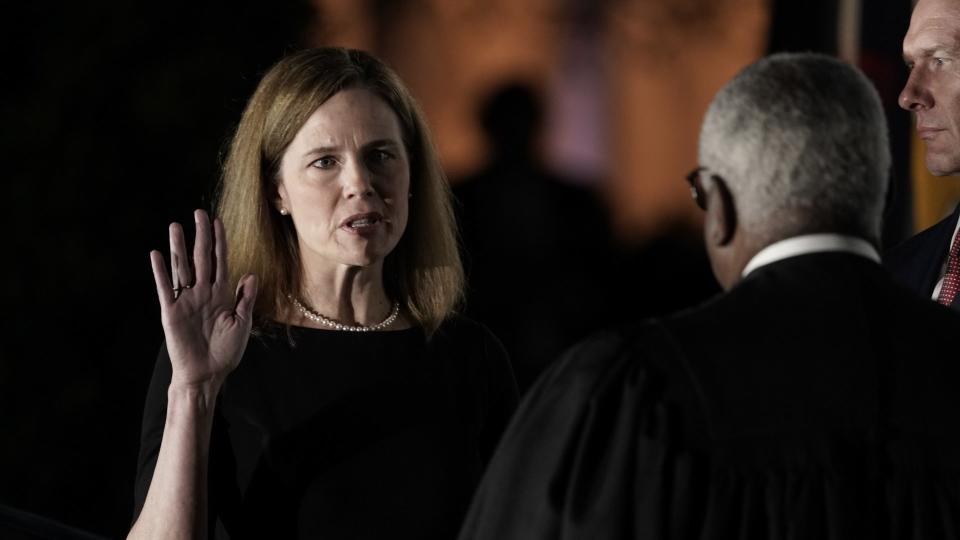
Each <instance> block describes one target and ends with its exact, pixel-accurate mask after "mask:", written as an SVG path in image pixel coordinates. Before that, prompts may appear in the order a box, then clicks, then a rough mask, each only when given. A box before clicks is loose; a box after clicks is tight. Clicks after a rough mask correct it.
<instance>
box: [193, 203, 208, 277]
mask: <svg viewBox="0 0 960 540" xmlns="http://www.w3.org/2000/svg"><path fill="white" fill-rule="evenodd" d="M193 221H194V223H196V227H197V233H196V237H195V238H194V241H193V267H194V269H195V270H196V271H197V275H196V281H195V282H193V284H194V285H209V284H210V278H211V277H212V276H211V275H210V267H211V251H212V250H211V246H210V243H211V241H210V218H209V217H207V213H206V212H204V211H203V210H196V211H194V212H193Z"/></svg>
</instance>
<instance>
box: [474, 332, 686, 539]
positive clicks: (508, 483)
mask: <svg viewBox="0 0 960 540" xmlns="http://www.w3.org/2000/svg"><path fill="white" fill-rule="evenodd" d="M655 341H656V342H657V345H658V346H657V347H656V349H657V350H655V351H651V350H649V349H648V350H643V351H637V350H635V349H634V346H633V345H634V342H633V339H632V337H631V339H630V340H626V339H624V337H623V336H622V335H619V334H615V333H612V332H611V333H605V334H602V335H598V336H596V337H594V338H592V339H590V340H588V341H586V342H584V343H581V344H580V345H578V346H577V347H575V348H573V349H571V350H570V351H568V352H567V353H566V354H565V355H564V356H563V357H562V358H561V359H560V360H559V361H557V362H556V363H555V364H554V365H553V366H552V367H551V368H549V369H548V370H547V371H546V372H544V374H543V375H542V376H541V377H540V378H539V379H538V381H537V382H536V384H534V386H533V387H532V388H531V389H530V391H529V393H528V394H527V396H526V397H525V398H524V400H523V402H522V403H521V405H520V408H519V409H518V410H517V413H516V415H515V416H514V418H513V420H512V421H511V422H510V425H509V427H508V428H507V430H506V432H505V433H504V436H503V441H502V442H501V443H500V446H499V447H498V449H497V452H496V454H495V455H494V457H493V459H492V460H491V462H490V465H489V467H488V468H487V471H486V474H485V475H484V478H483V480H482V481H481V483H480V486H479V488H478V490H477V492H476V494H475V496H474V499H473V502H472V504H471V506H470V510H469V512H468V513H467V517H466V520H465V521H464V524H463V528H462V529H461V532H460V536H459V538H460V540H479V539H489V540H494V539H496V540H512V539H516V540H521V539H523V540H537V539H543V540H546V539H552V538H571V539H572V538H584V539H586V538H621V537H633V538H657V537H661V536H658V535H657V534H654V532H655V531H656V530H657V528H658V527H659V525H660V524H663V523H665V521H666V520H668V519H669V512H670V509H676V508H678V506H677V505H673V504H672V503H670V502H669V501H665V500H664V498H663V495H662V494H663V493H668V494H669V493H671V492H672V491H671V490H670V489H666V490H662V491H661V488H663V485H662V482H663V480H662V479H673V478H678V477H679V478H682V477H684V475H685V474H686V473H685V472H684V471H685V470H686V469H687V468H688V463H687V461H686V458H684V457H680V456H677V455H675V454H674V453H673V450H672V448H671V447H670V445H669V442H668V439H667V433H669V432H670V431H672V430H673V426H671V425H670V424H671V422H670V421H669V418H668V416H667V415H666V414H665V409H664V406H663V403H662V401H661V399H660V396H661V395H662V393H661V392H660V391H659V389H658V387H659V386H660V383H659V382H657V381H659V380H660V377H659V376H656V375H655V374H654V373H653V372H652V371H651V370H650V369H649V368H650V363H649V362H647V361H646V360H647V359H648V358H649V357H650V354H651V353H652V354H654V355H657V356H661V355H663V354H664V353H665V352H666V353H667V354H671V353H670V351H668V350H667V349H669V347H663V346H659V345H661V344H663V343H664V340H663V339H656V340H655ZM645 349H646V347H645ZM668 481H669V480H668ZM681 491H682V490H681ZM665 516H666V517H665ZM626 531H634V532H635V533H636V534H630V533H629V532H626ZM648 533H649V534H648Z"/></svg>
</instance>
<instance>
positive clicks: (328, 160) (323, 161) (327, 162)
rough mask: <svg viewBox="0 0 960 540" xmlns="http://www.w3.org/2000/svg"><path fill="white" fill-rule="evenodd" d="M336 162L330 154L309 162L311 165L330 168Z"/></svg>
mask: <svg viewBox="0 0 960 540" xmlns="http://www.w3.org/2000/svg"><path fill="white" fill-rule="evenodd" d="M336 164H337V160H336V159H335V158H333V157H330V156H324V157H322V158H320V159H318V160H316V161H314V162H313V163H311V164H310V166H311V167H316V168H318V169H330V168H332V167H333V166H334V165H336Z"/></svg>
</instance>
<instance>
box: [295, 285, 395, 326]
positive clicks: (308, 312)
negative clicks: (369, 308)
mask: <svg viewBox="0 0 960 540" xmlns="http://www.w3.org/2000/svg"><path fill="white" fill-rule="evenodd" d="M287 299H289V300H290V302H292V303H293V306H294V307H296V308H297V309H298V310H299V311H300V313H302V314H303V316H304V317H306V318H308V319H310V320H311V321H313V322H317V323H320V324H322V325H324V326H329V327H330V328H333V329H334V330H340V331H343V332H373V331H375V330H382V329H384V328H386V327H388V326H390V325H391V324H393V321H395V320H397V315H399V314H400V302H394V303H393V309H392V310H390V315H387V318H386V319H384V320H382V321H381V322H378V323H377V324H374V325H370V326H364V325H362V324H358V325H356V326H352V325H349V324H343V323H339V322H337V321H335V320H333V319H329V318H327V317H324V316H323V315H321V314H319V313H317V312H316V311H313V310H312V309H310V308H308V307H307V306H305V305H303V304H302V303H301V302H300V301H299V300H297V298H296V297H295V296H293V295H292V294H288V295H287Z"/></svg>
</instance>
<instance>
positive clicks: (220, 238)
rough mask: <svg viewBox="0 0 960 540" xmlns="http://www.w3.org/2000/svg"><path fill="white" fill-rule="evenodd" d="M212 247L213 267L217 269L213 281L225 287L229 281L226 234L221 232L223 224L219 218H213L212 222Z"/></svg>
mask: <svg viewBox="0 0 960 540" xmlns="http://www.w3.org/2000/svg"><path fill="white" fill-rule="evenodd" d="M213 246H214V247H213V251H214V255H215V256H216V258H215V260H214V266H216V268H217V270H216V274H217V275H216V278H215V279H216V282H217V283H220V284H221V285H226V283H227V280H229V279H230V274H229V273H228V271H227V234H226V232H225V231H224V230H223V222H222V221H220V218H214V220H213ZM227 290H230V289H227Z"/></svg>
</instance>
